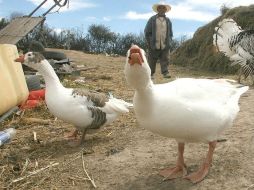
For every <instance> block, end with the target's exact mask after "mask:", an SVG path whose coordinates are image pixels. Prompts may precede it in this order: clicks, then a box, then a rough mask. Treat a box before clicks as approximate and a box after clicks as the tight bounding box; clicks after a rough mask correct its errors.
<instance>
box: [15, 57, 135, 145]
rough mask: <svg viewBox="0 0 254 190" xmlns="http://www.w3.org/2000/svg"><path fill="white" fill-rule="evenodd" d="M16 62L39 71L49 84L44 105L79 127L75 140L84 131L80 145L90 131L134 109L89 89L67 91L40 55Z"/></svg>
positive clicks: (70, 89)
mask: <svg viewBox="0 0 254 190" xmlns="http://www.w3.org/2000/svg"><path fill="white" fill-rule="evenodd" d="M15 61H16V62H21V63H23V64H25V65H26V66H28V67H31V68H33V69H35V70H37V71H38V72H39V73H40V74H41V75H42V76H43V78H44V80H45V84H46V94H45V101H46V104H47V107H48V109H49V111H50V112H51V113H52V114H53V115H54V116H55V117H57V118H59V119H61V120H63V121H65V122H68V123H71V124H73V125H74V126H75V127H76V130H75V131H74V133H73V134H72V136H73V137H76V136H77V134H78V131H81V132H82V137H81V143H83V142H84V138H85V135H86V132H87V131H88V130H90V129H99V128H100V127H101V126H104V125H107V124H109V123H111V122H113V121H114V120H115V119H116V118H117V117H118V116H119V115H120V114H121V113H126V112H128V111H129V110H128V108H129V107H132V104H131V103H127V102H125V101H124V100H121V99H117V98H114V97H113V96H107V95H105V94H102V93H98V92H91V91H88V90H86V89H73V88H65V87H64V86H63V85H62V84H61V82H60V80H59V78H58V76H57V75H56V73H55V71H54V69H53V68H52V66H51V65H50V64H49V62H48V61H47V60H46V59H45V58H44V57H43V56H42V55H41V54H40V53H37V52H28V53H26V54H25V55H22V56H20V57H19V58H17V59H16V60H15Z"/></svg>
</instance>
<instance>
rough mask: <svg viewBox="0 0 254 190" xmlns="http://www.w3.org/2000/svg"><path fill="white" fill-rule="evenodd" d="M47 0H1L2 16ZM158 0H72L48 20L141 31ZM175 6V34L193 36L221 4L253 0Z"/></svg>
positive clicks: (188, 1) (55, 24)
mask: <svg viewBox="0 0 254 190" xmlns="http://www.w3.org/2000/svg"><path fill="white" fill-rule="evenodd" d="M42 1H43V0H0V18H1V17H4V18H9V16H10V14H11V13H13V12H19V13H23V14H24V15H27V14H29V13H31V12H32V10H34V9H35V8H36V6H37V5H38V4H40V3H41V2H42ZM158 2H159V1H157V0H127V1H126V0H69V6H68V7H65V8H62V9H60V10H59V13H51V14H48V15H47V16H46V23H47V24H48V25H49V26H50V27H51V28H54V29H55V30H56V31H59V30H61V29H79V30H83V31H84V32H85V33H86V32H87V29H88V27H89V26H90V25H91V24H103V25H105V26H107V27H109V28H110V30H111V31H112V32H115V33H120V34H127V33H135V34H139V33H140V32H143V30H144V27H145V24H146V22H147V20H148V18H149V17H150V16H152V15H154V14H155V13H154V12H153V11H152V5H153V4H155V3H158ZM166 2H167V3H169V4H170V5H171V7H172V9H171V11H170V12H169V13H167V16H168V17H169V18H171V21H172V24H173V32H174V37H175V38H179V37H181V36H183V35H186V36H187V37H191V36H192V35H193V33H194V32H195V31H196V30H197V29H198V28H199V27H201V26H203V25H205V24H206V23H208V22H210V21H211V20H213V19H214V18H216V17H218V16H219V15H220V7H221V6H222V5H223V4H225V5H226V6H227V7H230V8H233V7H236V6H240V5H241V6H248V5H250V4H254V2H253V0H167V1H166ZM52 4H53V0H48V1H47V3H46V4H45V5H44V6H43V7H42V8H40V9H39V11H38V12H36V14H35V15H33V16H40V15H42V14H43V13H44V12H46V11H47V10H48V8H49V7H51V5H52Z"/></svg>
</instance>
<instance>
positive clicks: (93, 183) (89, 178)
mask: <svg viewBox="0 0 254 190" xmlns="http://www.w3.org/2000/svg"><path fill="white" fill-rule="evenodd" d="M83 154H84V152H83V151H82V152H81V158H82V166H83V170H84V172H85V174H86V176H87V178H88V180H89V181H90V182H91V183H92V185H93V187H94V188H96V187H97V186H96V185H95V182H94V179H92V178H91V177H90V176H89V175H88V173H87V171H86V167H85V161H84V155H83Z"/></svg>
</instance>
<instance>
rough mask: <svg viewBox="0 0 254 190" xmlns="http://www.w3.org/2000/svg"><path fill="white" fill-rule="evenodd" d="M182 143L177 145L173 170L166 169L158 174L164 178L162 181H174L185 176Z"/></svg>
mask: <svg viewBox="0 0 254 190" xmlns="http://www.w3.org/2000/svg"><path fill="white" fill-rule="evenodd" d="M183 153H184V143H178V157H177V162H176V166H175V167H173V168H166V169H163V170H161V171H160V172H159V175H161V176H163V177H164V180H167V179H175V178H178V177H183V176H185V175H186V174H187V170H186V165H185V164H184V158H183Z"/></svg>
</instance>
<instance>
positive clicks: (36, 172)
mask: <svg viewBox="0 0 254 190" xmlns="http://www.w3.org/2000/svg"><path fill="white" fill-rule="evenodd" d="M57 165H59V163H53V164H50V165H48V166H46V167H44V168H41V169H38V170H35V171H33V172H31V173H30V174H28V175H26V176H24V177H19V178H17V179H14V180H12V182H11V183H16V182H19V181H22V180H24V179H26V178H28V177H30V176H33V175H36V174H38V173H40V172H42V171H44V170H46V169H48V168H51V167H53V166H57Z"/></svg>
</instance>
